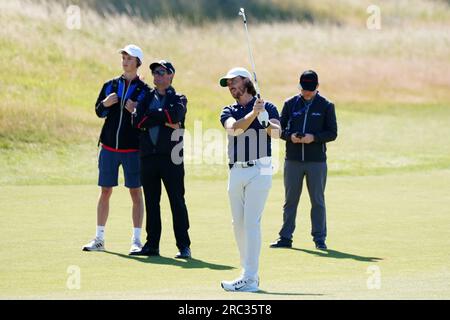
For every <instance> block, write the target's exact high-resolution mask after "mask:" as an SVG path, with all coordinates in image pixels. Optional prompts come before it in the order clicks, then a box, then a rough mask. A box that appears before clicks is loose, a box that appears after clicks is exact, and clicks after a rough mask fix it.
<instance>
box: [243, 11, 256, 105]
mask: <svg viewBox="0 0 450 320" xmlns="http://www.w3.org/2000/svg"><path fill="white" fill-rule="evenodd" d="M239 14H240V15H241V16H242V19H243V20H244V27H245V34H246V36H247V45H248V53H249V56H250V63H251V65H252V69H253V79H254V80H255V89H256V94H257V96H258V99H260V98H261V94H260V91H259V86H258V78H257V77H256V68H255V60H254V59H253V53H252V45H251V42H250V34H249V32H248V26H247V17H246V16H245V11H244V9H243V8H241V10H240V12H239Z"/></svg>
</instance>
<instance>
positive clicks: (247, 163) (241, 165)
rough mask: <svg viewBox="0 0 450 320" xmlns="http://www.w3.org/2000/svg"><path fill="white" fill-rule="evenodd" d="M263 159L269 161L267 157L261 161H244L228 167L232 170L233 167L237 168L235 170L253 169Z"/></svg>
mask: <svg viewBox="0 0 450 320" xmlns="http://www.w3.org/2000/svg"><path fill="white" fill-rule="evenodd" d="M263 159H267V157H266V158H261V159H256V160H250V161H244V162H241V161H237V162H235V163H230V164H228V167H229V168H230V169H232V168H233V167H235V168H251V167H254V166H256V165H257V164H258V161H260V160H263Z"/></svg>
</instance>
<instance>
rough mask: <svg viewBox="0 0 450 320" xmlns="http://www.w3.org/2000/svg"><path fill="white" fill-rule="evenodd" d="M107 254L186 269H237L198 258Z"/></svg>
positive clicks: (108, 252) (109, 252)
mask: <svg viewBox="0 0 450 320" xmlns="http://www.w3.org/2000/svg"><path fill="white" fill-rule="evenodd" d="M104 252H105V253H107V254H112V255H115V256H118V257H120V258H124V259H130V260H135V261H139V262H142V263H150V264H161V265H170V266H176V267H180V268H185V269H202V268H207V269H211V270H232V269H235V268H234V267H232V266H226V265H222V264H215V263H209V262H205V261H202V260H198V259H194V258H191V259H174V258H167V257H162V256H159V257H145V256H130V255H127V254H123V253H118V252H112V251H104Z"/></svg>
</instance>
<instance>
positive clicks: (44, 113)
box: [0, 0, 450, 299]
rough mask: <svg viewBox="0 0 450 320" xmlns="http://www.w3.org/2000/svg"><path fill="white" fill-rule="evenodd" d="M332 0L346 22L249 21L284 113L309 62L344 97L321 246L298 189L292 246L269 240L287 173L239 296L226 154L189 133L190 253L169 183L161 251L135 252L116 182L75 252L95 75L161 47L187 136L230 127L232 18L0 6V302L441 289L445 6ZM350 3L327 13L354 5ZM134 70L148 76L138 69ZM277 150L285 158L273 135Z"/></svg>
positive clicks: (448, 120) (434, 292) (445, 292)
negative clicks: (231, 285) (177, 224)
mask: <svg viewBox="0 0 450 320" xmlns="http://www.w3.org/2000/svg"><path fill="white" fill-rule="evenodd" d="M321 3H322V2H321ZM339 3H340V4H342V3H344V5H343V6H344V7H345V8H346V9H349V10H350V12H353V13H355V14H352V16H351V17H353V18H351V17H349V18H348V19H350V20H349V21H348V23H344V24H343V25H342V26H340V27H338V26H336V25H314V26H312V25H307V24H293V23H275V24H261V25H252V28H251V34H252V38H253V39H252V40H253V46H254V49H255V58H256V64H257V67H258V73H259V77H260V80H261V88H262V90H263V95H264V96H265V97H266V98H267V99H268V100H271V101H273V102H274V103H275V104H276V105H277V106H278V107H279V110H281V107H282V103H283V100H284V99H285V98H287V97H288V96H290V95H293V94H296V92H297V91H296V90H297V89H296V83H297V79H298V73H299V72H300V71H301V70H304V69H306V68H313V69H316V70H318V71H319V74H320V75H321V91H322V92H323V93H324V94H325V95H326V96H328V97H329V98H330V99H331V100H333V101H334V102H335V103H336V109H337V116H338V123H339V138H338V140H337V141H336V142H333V143H331V144H329V146H328V155H329V180H328V185H327V194H326V196H327V205H328V218H329V221H328V229H329V241H328V244H329V247H330V249H331V250H330V251H329V252H328V253H322V252H319V251H316V250H315V249H314V247H313V244H312V242H311V240H310V235H309V232H310V231H309V229H310V222H309V200H308V197H307V195H306V194H305V195H304V196H303V197H302V201H301V206H300V209H299V216H298V229H297V231H296V233H295V238H294V241H295V242H294V246H295V249H293V250H270V249H269V248H268V244H269V242H270V241H272V240H274V239H275V238H276V237H277V232H278V231H279V228H280V226H281V217H282V212H281V207H282V204H283V198H284V197H283V193H284V191H283V186H282V170H281V169H280V170H278V173H277V174H276V175H275V177H274V185H273V188H272V190H271V195H270V198H269V201H268V203H267V206H266V211H265V214H264V218H263V223H262V226H263V250H262V255H261V281H262V282H261V289H262V290H263V292H262V293H260V294H239V295H232V294H227V293H224V292H222V290H221V289H220V287H219V283H220V280H223V279H231V278H234V277H235V276H237V275H238V273H239V265H238V255H237V248H236V245H235V243H234V238H233V235H232V229H231V215H230V212H229V207H228V201H227V195H226V177H227V173H228V172H227V168H226V164H225V162H224V161H225V158H224V155H223V154H219V160H220V159H223V161H219V162H218V163H216V164H207V160H210V159H209V158H208V156H207V155H206V154H205V153H203V154H202V153H199V152H197V151H199V149H196V145H195V143H194V140H192V141H186V163H187V164H186V174H187V178H186V189H187V202H188V208H189V213H190V219H191V237H192V242H193V244H192V250H193V255H194V260H192V261H190V262H180V261H175V260H174V259H172V257H173V255H174V254H175V252H176V248H175V245H174V242H175V241H174V238H173V232H172V224H171V218H170V212H169V210H168V202H167V198H166V197H165V196H164V197H163V201H162V208H163V217H164V221H163V224H164V230H163V239H162V242H161V253H162V255H163V257H161V258H151V259H145V258H129V257H128V256H127V252H128V249H129V241H130V236H131V217H130V200H129V196H128V194H127V191H126V190H125V189H124V188H123V187H120V188H117V189H116V190H115V191H114V194H113V197H112V204H111V214H110V219H109V221H108V226H107V231H106V232H107V240H106V245H107V249H108V250H109V252H107V253H84V252H81V246H82V245H83V244H85V243H86V242H87V241H89V240H90V239H91V238H92V236H93V235H94V231H95V209H96V201H97V195H98V187H96V180H97V161H96V157H97V148H96V142H97V141H96V139H97V137H98V133H99V132H100V128H101V124H102V121H101V120H100V119H97V118H96V116H95V114H94V111H93V103H94V101H95V99H96V96H97V94H98V90H99V89H100V86H101V84H102V83H103V81H105V80H106V79H108V78H111V77H113V76H116V75H117V74H118V72H119V70H118V68H119V67H120V56H119V55H118V54H117V53H116V50H117V49H118V48H119V47H121V46H123V45H124V44H126V43H129V42H135V43H138V44H140V45H141V46H142V47H143V48H144V50H145V53H146V59H145V62H144V64H145V65H146V66H147V65H148V64H149V63H150V62H151V61H153V60H154V59H160V58H162V57H166V58H168V59H171V60H173V61H174V63H175V65H176V66H177V70H178V73H177V77H176V80H175V86H176V88H177V89H179V91H181V92H183V93H185V94H186V95H187V96H188V98H189V106H188V108H189V111H188V117H187V128H188V130H189V131H190V134H191V135H194V130H195V128H196V126H197V125H198V124H199V123H200V124H201V126H202V127H203V129H218V130H220V132H221V134H223V130H222V129H220V124H219V121H218V116H219V112H220V108H221V106H223V105H225V104H228V103H230V102H231V101H230V99H229V95H228V92H227V91H226V90H224V89H221V88H219V87H218V85H217V79H218V78H219V77H220V76H221V75H222V74H223V73H224V72H225V71H226V70H227V69H229V68H230V67H233V66H235V65H244V66H247V67H248V62H247V60H248V58H247V51H246V50H247V48H246V46H245V45H244V44H243V43H242V40H243V39H244V33H243V30H242V26H241V24H240V23H238V22H237V21H235V22H231V23H227V24H225V23H219V24H211V25H205V26H203V27H196V26H184V25H177V24H175V23H174V22H173V21H172V22H171V21H161V22H159V23H156V24H152V23H147V22H142V21H139V20H136V19H130V18H129V17H124V16H121V17H115V18H111V17H107V18H106V19H104V18H100V17H99V16H98V15H97V14H95V13H94V12H91V11H83V27H82V29H81V30H68V29H67V28H66V27H65V18H66V17H65V12H64V8H62V7H59V6H58V5H50V8H51V10H47V9H46V6H45V5H35V4H30V3H29V2H27V1H8V2H2V3H1V4H0V6H1V10H0V67H1V69H2V77H0V172H1V173H0V218H1V221H2V223H1V224H0V241H1V242H0V243H1V244H0V259H1V260H0V261H1V264H0V298H7V299H9V298H37V299H38V298H69V299H71V298H81V299H89V298H121V299H122V298H123V299H128V298H138V299H140V298H151V299H177V298H178V299H184V298H201V299H203V298H205V299H216V298H217V299H219V298H224V299H235V298H236V297H238V298H243V299H247V298H248V299H266V298H268V299H272V298H274V299H279V298H281V299H339V298H348V299H363V298H367V299H383V298H388V299H402V298H413V299H423V298H431V299H443V298H446V299H448V298H450V289H449V286H448V283H450V281H449V280H450V270H449V264H448V261H449V258H450V249H449V248H450V234H449V233H450V232H449V225H450V223H449V222H450V212H449V210H450V209H449V206H448V204H449V203H450V182H449V181H450V143H449V142H450V139H449V134H450V129H449V128H450V109H449V102H450V91H449V90H448V88H449V87H450V66H449V61H450V51H449V48H450V35H449V33H448V32H447V31H446V30H448V22H446V21H449V20H448V16H449V11H448V10H443V9H442V7H441V6H442V5H443V4H442V3H441V2H440V3H441V4H439V5H437V4H436V3H437V2H429V1H419V0H418V1H414V5H411V6H409V7H408V8H410V10H406V9H407V8H406V7H402V6H403V4H402V5H400V7H397V8H394V7H393V6H392V5H388V4H387V3H388V2H385V3H384V5H385V6H386V7H382V9H383V11H382V12H383V13H384V14H385V16H384V17H385V19H384V20H383V28H382V30H380V31H369V30H367V29H365V21H360V17H364V16H365V9H366V6H365V5H366V4H364V5H362V4H361V2H357V1H351V0H348V1H345V2H342V3H341V2H339ZM408 3H409V2H408ZM446 8H447V7H446ZM342 9H343V7H340V10H338V13H339V14H338V15H337V16H336V18H339V19H344V18H345V17H347V15H345V14H344V13H343V11H342ZM400 9H401V10H400ZM395 10H400V12H403V13H402V14H401V16H402V19H398V12H397V14H396V13H395V12H396V11H395ZM326 12H328V11H326ZM423 12H426V13H427V14H423ZM328 13H329V12H328ZM108 19H113V21H114V23H110V22H109V21H110V20H108ZM430 21H433V23H430ZM6 22H7V23H6ZM123 30H128V31H129V32H127V35H125V34H124V33H123V32H122V31H123ZM100 31H101V32H100ZM30 34H31V35H30ZM168 38H170V39H176V41H173V42H169V41H165V39H168ZM229 48H233V50H232V51H230V50H229ZM280 62H281V63H280ZM142 74H143V75H144V76H145V77H147V81H148V82H149V81H150V79H149V78H148V77H149V72H148V69H147V68H144V69H142ZM197 138H198V136H197ZM223 138H224V139H225V136H223ZM224 139H223V141H224ZM200 140H202V139H200ZM197 141H198V140H197ZM223 141H222V142H223ZM215 143H216V144H215ZM211 145H219V146H220V143H219V142H211V141H207V140H206V139H205V141H204V142H203V149H200V150H202V151H205V149H206V147H208V146H211ZM197 147H198V145H197ZM219 149H220V148H219ZM221 150H225V146H223V148H221ZM277 150H278V151H277V153H276V155H277V156H276V157H275V158H276V163H278V165H279V167H280V168H282V165H283V161H282V158H283V150H284V146H283V144H280V145H279V146H278V149H277ZM201 156H203V161H200V162H196V161H197V160H198V159H199V157H200V160H201V159H202V158H201ZM220 157H222V158H220ZM220 162H222V163H220ZM122 184H123V183H122ZM69 266H78V267H79V268H80V270H81V289H80V290H69V289H68V288H67V286H66V282H67V279H68V277H69V276H70V275H69V274H68V273H67V270H68V267H69ZM374 266H375V267H379V270H380V272H381V288H380V289H374V290H370V289H368V287H367V280H368V278H369V276H370V274H369V273H367V270H368V268H369V267H370V270H373V269H372V268H373V267H374Z"/></svg>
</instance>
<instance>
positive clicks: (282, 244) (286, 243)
mask: <svg viewBox="0 0 450 320" xmlns="http://www.w3.org/2000/svg"><path fill="white" fill-rule="evenodd" d="M270 247H271V248H292V240H291V239H287V238H283V237H281V238H279V239H278V240H277V241H275V242H272V243H271V244H270Z"/></svg>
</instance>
